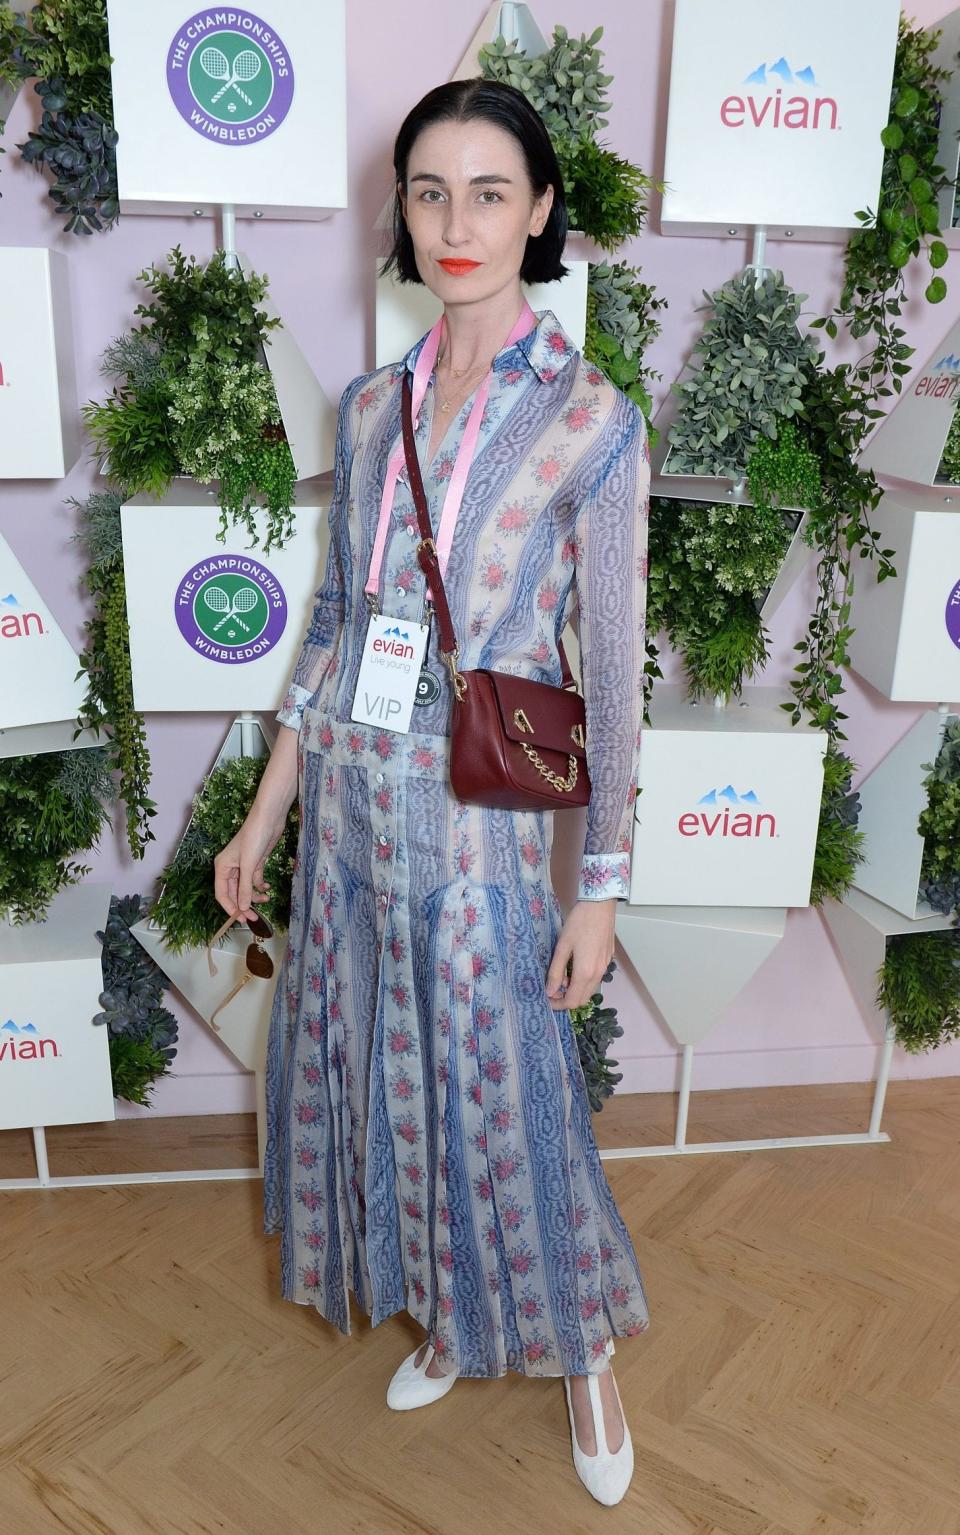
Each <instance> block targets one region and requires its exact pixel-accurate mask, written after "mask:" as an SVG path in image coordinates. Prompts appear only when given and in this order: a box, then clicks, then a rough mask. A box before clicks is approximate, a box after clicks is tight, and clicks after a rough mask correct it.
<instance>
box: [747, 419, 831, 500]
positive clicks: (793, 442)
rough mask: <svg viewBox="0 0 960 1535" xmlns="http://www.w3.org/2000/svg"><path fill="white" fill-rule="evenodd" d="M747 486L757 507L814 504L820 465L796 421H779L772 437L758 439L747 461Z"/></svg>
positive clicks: (818, 490) (818, 491)
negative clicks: (798, 429) (799, 430)
mask: <svg viewBox="0 0 960 1535" xmlns="http://www.w3.org/2000/svg"><path fill="white" fill-rule="evenodd" d="M747 487H748V489H749V491H750V498H751V500H752V501H753V504H754V506H756V507H774V506H795V507H796V506H800V507H808V506H814V505H816V503H817V501H818V500H819V496H820V465H819V463H818V461H817V456H816V454H815V453H813V452H812V451H811V449H810V447H809V446H808V444H807V443H806V441H805V440H804V438H803V437H801V435H800V433H799V432H798V431H797V427H796V423H795V422H793V421H781V422H780V423H779V424H778V426H777V435H776V437H775V438H770V437H768V436H766V435H764V436H762V437H760V438H758V440H757V442H756V443H755V445H754V447H753V449H752V451H751V453H750V457H749V458H748V459H747Z"/></svg>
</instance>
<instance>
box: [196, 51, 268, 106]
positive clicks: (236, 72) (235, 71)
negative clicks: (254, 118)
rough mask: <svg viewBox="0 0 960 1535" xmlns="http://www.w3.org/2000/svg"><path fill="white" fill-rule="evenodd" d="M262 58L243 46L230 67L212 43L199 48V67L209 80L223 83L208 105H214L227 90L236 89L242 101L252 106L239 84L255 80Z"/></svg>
mask: <svg viewBox="0 0 960 1535" xmlns="http://www.w3.org/2000/svg"><path fill="white" fill-rule="evenodd" d="M261 64H262V60H261V58H260V55H259V53H254V51H253V49H252V48H243V49H242V50H241V51H240V52H239V53H238V54H237V56H236V58H235V59H234V61H233V66H232V67H231V65H230V61H229V60H228V58H227V56H226V54H225V53H224V52H223V51H222V49H220V48H214V47H213V46H212V45H211V46H208V47H206V48H203V49H201V52H200V68H201V69H202V70H203V72H204V74H205V75H208V76H209V78H210V79H211V80H222V81H223V84H222V85H221V87H220V89H219V90H218V91H217V93H216V94H215V95H214V96H212V97H211V99H210V105H211V106H212V107H214V106H216V104H217V102H218V101H219V100H220V97H221V96H223V95H225V94H226V92H227V91H236V93H237V95H238V96H239V97H240V99H241V100H242V101H245V102H246V104H247V106H248V107H252V106H253V100H252V98H251V97H250V96H248V95H247V93H246V91H245V90H243V88H242V87H241V85H240V81H241V80H245V81H249V80H255V79H256V78H257V75H258V74H259V73H260V68H261Z"/></svg>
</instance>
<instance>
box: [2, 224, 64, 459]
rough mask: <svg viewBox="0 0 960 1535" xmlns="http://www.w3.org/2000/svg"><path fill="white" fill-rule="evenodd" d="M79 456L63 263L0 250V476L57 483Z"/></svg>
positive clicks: (56, 256)
mask: <svg viewBox="0 0 960 1535" xmlns="http://www.w3.org/2000/svg"><path fill="white" fill-rule="evenodd" d="M79 451H80V420H79V415H78V412H77V386H76V375H75V372H74V360H73V325H72V323H71V319H70V298H69V288H68V279H67V258H66V256H64V255H62V254H61V253H60V252H59V251H52V250H47V249H46V247H39V246H32V245H23V246H15V247H14V246H6V247H4V248H0V479H3V480H59V479H62V478H63V476H64V475H65V474H68V473H69V472H70V470H71V469H72V468H73V465H74V463H75V462H76V459H77V455H78V453H79Z"/></svg>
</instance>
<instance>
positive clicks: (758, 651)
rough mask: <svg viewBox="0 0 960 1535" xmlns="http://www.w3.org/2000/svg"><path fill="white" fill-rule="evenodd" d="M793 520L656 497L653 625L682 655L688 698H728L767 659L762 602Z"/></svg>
mask: <svg viewBox="0 0 960 1535" xmlns="http://www.w3.org/2000/svg"><path fill="white" fill-rule="evenodd" d="M794 523H795V518H794V517H788V516H786V515H785V514H784V513H782V512H780V511H777V510H771V509H769V508H758V507H752V506H744V505H739V504H735V503H734V504H730V503H721V504H719V505H715V506H711V505H709V504H707V503H705V502H702V501H675V500H672V499H667V498H665V497H661V496H654V497H652V498H651V502H650V526H649V545H650V550H649V553H650V561H649V565H650V573H649V582H648V587H647V629H648V632H649V633H650V634H651V635H654V634H657V633H659V631H660V630H661V629H666V631H667V634H668V636H669V638H670V643H671V645H672V647H673V648H674V650H676V651H677V652H678V653H679V654H680V655H682V657H683V661H684V666H685V668H686V672H687V680H688V689H689V692H688V696H689V697H691V698H700V697H702V696H704V695H707V696H710V697H714V696H717V695H719V696H720V697H722V698H723V699H724V700H725V701H729V699H730V696H731V695H732V694H734V693H736V694H737V695H738V696H739V694H740V692H741V691H742V687H743V681H744V678H745V677H746V676H749V677H752V676H754V675H755V674H756V673H757V672H759V671H761V670H762V668H763V667H764V665H765V664H766V661H767V655H768V652H767V642H768V638H769V636H768V634H767V631H766V629H765V627H764V624H763V622H762V620H761V618H760V614H759V612H758V608H759V606H760V605H762V602H763V599H764V597H765V596H766V594H767V592H768V591H769V589H770V587H771V586H772V585H773V582H774V580H775V579H776V576H777V572H778V571H779V569H780V566H781V564H782V563H783V558H784V555H785V554H786V551H787V549H788V548H789V546H790V540H791V538H792V536H793V525H794Z"/></svg>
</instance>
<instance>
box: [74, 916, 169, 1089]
mask: <svg viewBox="0 0 960 1535" xmlns="http://www.w3.org/2000/svg"><path fill="white" fill-rule="evenodd" d="M147 910H148V907H147V902H146V901H145V900H144V898H143V897H142V896H139V895H127V896H116V895H115V896H111V898H110V913H109V916H108V917H107V925H106V928H105V929H104V930H103V931H102V932H98V933H97V937H98V938H99V939H100V942H101V944H102V946H103V953H102V966H103V988H104V989H103V991H102V992H101V994H100V1006H101V1008H102V1009H103V1011H102V1012H100V1013H97V1015H96V1017H95V1018H94V1019H93V1022H94V1023H96V1024H106V1026H107V1030H108V1032H109V1035H110V1066H111V1071H112V1073H113V1089H114V1093H115V1095H116V1096H117V1097H123V1098H127V1099H129V1100H130V1101H131V1102H133V1103H146V1102H147V1101H148V1100H147V1097H146V1090H147V1088H148V1087H149V1086H150V1084H151V1083H152V1082H154V1081H155V1080H156V1079H157V1077H160V1076H163V1075H164V1074H165V1073H166V1072H167V1071H168V1070H169V1067H170V1062H171V1061H172V1060H173V1059H174V1057H175V1056H176V1053H177V1052H176V1048H175V1046H176V1041H177V1035H178V1027H177V1020H176V1019H175V1018H174V1016H173V1014H172V1013H171V1012H169V1011H168V1010H167V1008H165V1007H163V1006H162V1003H161V999H162V997H163V993H164V990H165V988H166V985H167V980H166V976H165V975H164V973H163V971H162V970H161V969H160V966H159V965H158V964H157V963H156V962H155V961H154V960H153V959H151V957H150V955H149V954H148V953H147V952H146V950H145V949H143V948H142V947H141V945H140V944H139V943H138V942H137V940H136V938H135V937H134V936H133V934H132V933H131V931H130V929H131V927H132V926H133V924H134V922H139V921H140V919H141V918H142V917H145V916H146V915H147Z"/></svg>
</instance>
